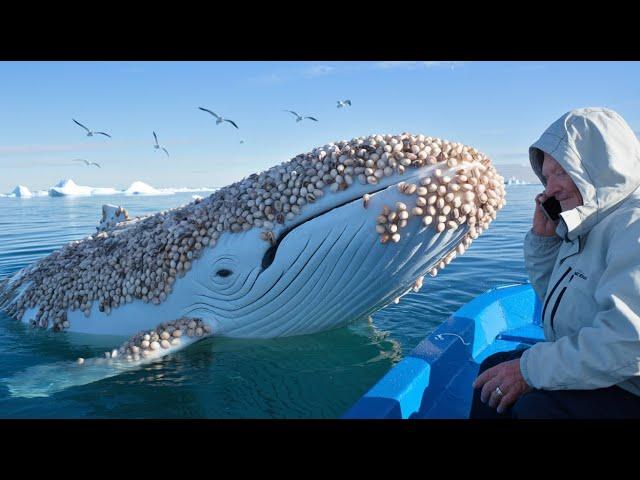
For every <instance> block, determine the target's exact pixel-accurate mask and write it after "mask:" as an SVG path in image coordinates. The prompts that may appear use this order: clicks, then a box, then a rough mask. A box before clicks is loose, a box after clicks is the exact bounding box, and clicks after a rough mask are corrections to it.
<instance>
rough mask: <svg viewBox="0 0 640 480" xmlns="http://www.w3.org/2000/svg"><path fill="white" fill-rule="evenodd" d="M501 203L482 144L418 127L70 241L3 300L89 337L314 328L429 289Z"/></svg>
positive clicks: (26, 273) (324, 151)
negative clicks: (183, 329) (185, 322)
mask: <svg viewBox="0 0 640 480" xmlns="http://www.w3.org/2000/svg"><path fill="white" fill-rule="evenodd" d="M504 197H505V191H504V181H503V178H502V177H501V176H500V175H499V174H498V173H497V172H496V170H495V168H494V167H493V166H492V164H491V162H490V160H489V159H488V158H487V157H486V156H485V155H484V154H482V153H481V152H478V151H477V150H475V149H474V148H472V147H468V146H465V145H462V144H459V143H455V142H448V141H446V140H441V139H438V138H432V137H425V136H423V135H411V134H406V133H405V134H402V135H395V136H392V135H384V136H383V135H372V136H369V137H359V138H355V139H352V140H351V141H341V142H336V143H331V144H327V145H324V146H322V147H318V148H315V149H313V150H312V151H311V152H307V153H305V154H301V155H298V156H296V157H295V158H293V159H291V160H289V161H287V162H284V163H282V164H280V165H277V166H275V167H272V168H270V169H268V170H265V171H263V172H260V173H257V174H253V175H251V176H249V177H246V178H244V179H242V180H241V181H239V182H236V183H234V184H232V185H229V186H227V187H224V188H222V189H220V190H218V191H216V192H215V193H214V194H212V195H211V196H209V197H207V198H204V199H197V200H196V201H194V202H192V203H190V204H188V205H186V206H183V207H180V208H176V209H173V210H169V211H164V212H160V213H157V214H155V215H151V216H149V217H145V218H137V219H127V220H124V221H122V222H120V223H117V224H116V225H115V226H114V227H113V228H110V229H106V228H105V229H103V230H102V231H100V233H98V234H97V235H95V236H93V237H88V238H87V239H84V240H82V241H79V242H72V244H69V245H67V246H65V247H64V248H63V249H61V250H59V251H57V252H54V253H53V254H51V255H50V256H49V257H46V258H44V259H42V260H40V261H39V262H38V263H37V264H35V265H33V266H31V267H27V268H25V269H24V270H23V271H21V272H19V273H18V274H17V275H16V277H14V278H12V279H10V280H9V282H6V286H5V287H4V306H5V308H6V309H7V311H8V313H9V314H11V315H13V316H14V317H16V318H19V319H21V320H23V321H25V322H29V321H31V324H32V325H34V326H40V327H45V328H54V329H56V330H64V329H70V330H73V331H83V332H89V333H111V334H132V333H134V332H136V331H139V330H140V329H143V328H149V326H152V325H156V324H158V323H159V322H161V321H163V320H170V319H173V318H179V317H197V318H200V319H202V320H203V321H204V322H206V323H207V324H208V325H210V326H211V327H212V329H213V331H214V334H218V335H224V336H230V337H263V338H264V337H275V336H288V335H298V334H305V333H313V332H318V331H322V330H327V329H331V328H336V327H340V326H343V325H345V324H347V323H349V322H351V321H354V320H357V319H361V318H366V317H368V316H370V315H371V314H372V313H374V312H375V311H376V310H379V309H380V308H382V307H384V306H386V305H388V304H389V303H391V302H393V301H396V300H397V299H399V297H401V296H402V295H404V294H406V293H407V292H409V291H411V290H412V289H414V290H417V289H419V288H420V287H421V286H422V281H423V277H424V276H425V275H427V274H429V275H431V276H435V275H436V274H437V273H438V271H440V270H442V269H443V268H444V267H445V266H446V265H447V264H448V263H449V262H450V261H452V260H453V259H454V258H455V257H456V256H457V255H461V254H463V253H464V251H465V250H466V249H467V248H468V247H469V246H470V244H471V243H472V241H473V240H474V239H475V238H477V237H478V235H480V234H481V233H482V232H483V231H484V230H486V228H487V227H488V226H489V224H490V223H491V221H492V220H493V219H495V218H496V214H497V212H498V210H500V209H501V208H502V207H503V206H504V204H505V198H504ZM0 289H1V287H0ZM2 300H3V299H2V298H0V304H1V303H2Z"/></svg>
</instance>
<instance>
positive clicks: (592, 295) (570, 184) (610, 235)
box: [470, 108, 640, 418]
mask: <svg viewBox="0 0 640 480" xmlns="http://www.w3.org/2000/svg"><path fill="white" fill-rule="evenodd" d="M529 158H530V161H531V166H532V167H533V170H534V171H535V173H536V174H537V175H538V177H539V178H540V180H541V181H542V183H543V185H544V186H545V190H544V193H543V194H540V195H538V196H537V197H536V207H535V213H534V217H533V226H532V228H531V230H530V231H529V232H528V233H527V235H526V236H525V241H524V256H525V267H526V269H527V272H528V274H529V279H530V281H531V284H532V286H533V289H534V290H535V292H536V294H537V295H538V297H539V298H540V299H541V300H542V305H543V308H542V322H543V326H544V336H545V341H544V342H539V343H537V344H536V345H534V346H532V347H530V348H528V349H526V350H516V351H514V352H502V353H498V354H495V355H492V356H490V357H489V358H487V359H486V360H485V361H484V362H483V363H482V365H481V366H480V374H479V376H478V378H477V379H476V381H475V382H474V385H473V386H474V388H475V389H476V390H475V392H474V401H473V405H472V407H471V415H470V417H471V418H504V417H514V418H630V417H635V418H640V189H638V186H640V142H638V139H637V138H636V136H635V134H634V133H633V131H632V130H631V128H629V126H628V125H627V124H626V122H625V121H624V120H623V119H622V117H620V115H618V114H617V113H616V112H614V111H612V110H609V109H606V108H583V109H578V110H573V111H571V112H568V113H566V114H565V115H563V116H562V117H560V119H558V120H557V121H556V122H554V123H553V124H552V125H551V126H550V127H549V128H548V129H547V130H546V131H545V132H544V133H543V134H542V136H541V137H540V139H539V140H538V141H536V142H535V143H534V144H533V145H532V146H531V147H530V149H529ZM548 197H555V198H556V199H557V200H558V201H559V202H560V206H561V207H562V208H561V210H562V212H561V213H560V219H559V220H558V221H557V222H553V221H551V220H549V219H548V218H547V217H546V216H545V215H544V214H543V212H542V210H541V208H540V202H543V201H544V200H546V199H547V198H548Z"/></svg>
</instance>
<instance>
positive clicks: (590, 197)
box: [529, 108, 640, 240]
mask: <svg viewBox="0 0 640 480" xmlns="http://www.w3.org/2000/svg"><path fill="white" fill-rule="evenodd" d="M543 152H546V153H548V154H549V155H551V156H552V157H553V158H555V159H556V161H557V162H558V163H559V164H560V165H561V166H562V168H564V170H565V171H566V172H567V173H568V174H569V175H570V176H571V178H572V179H573V181H574V183H575V184H576V186H577V187H578V190H579V191H580V193H581V194H582V199H583V202H584V204H583V205H581V206H579V207H576V208H573V209H571V210H567V211H565V212H562V213H561V218H562V220H563V221H562V222H560V225H559V226H558V231H557V232H558V233H559V234H561V236H563V237H566V238H568V239H569V240H574V239H576V238H577V237H578V236H580V235H583V234H585V233H588V232H589V230H591V228H593V226H594V225H596V224H597V223H598V222H600V221H601V220H602V219H603V218H605V217H606V216H607V215H608V214H609V213H611V212H612V211H613V210H614V209H615V208H616V207H617V206H618V205H619V204H620V202H622V201H623V200H624V199H625V198H627V197H628V196H629V195H631V194H632V193H633V192H634V191H635V190H636V189H637V188H638V186H639V185H640V142H639V141H638V138H637V137H636V135H635V134H634V133H633V131H632V130H631V128H630V127H629V125H627V123H626V122H625V121H624V120H623V119H622V117H621V116H620V115H618V114H617V113H616V112H614V111H613V110H610V109H607V108H580V109H577V110H572V111H570V112H568V113H565V114H564V115H563V116H562V117H560V118H559V119H558V120H556V121H555V122H554V123H553V124H551V126H550V127H549V128H547V130H546V131H545V132H544V133H543V134H542V136H541V137H540V138H539V139H538V140H537V141H536V142H534V143H533V145H531V147H529V159H530V161H531V167H532V168H533V171H534V172H535V173H536V175H537V176H538V178H539V179H540V181H541V182H542V184H543V185H545V186H546V179H545V178H544V177H543V176H542V160H543V156H544V154H543Z"/></svg>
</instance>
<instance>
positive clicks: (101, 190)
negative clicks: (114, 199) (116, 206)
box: [91, 187, 122, 195]
mask: <svg viewBox="0 0 640 480" xmlns="http://www.w3.org/2000/svg"><path fill="white" fill-rule="evenodd" d="M121 193H122V190H116V189H115V188H110V187H108V188H101V187H98V188H94V189H93V190H91V195H118V194H121Z"/></svg>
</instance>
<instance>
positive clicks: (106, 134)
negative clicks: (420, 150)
mask: <svg viewBox="0 0 640 480" xmlns="http://www.w3.org/2000/svg"><path fill="white" fill-rule="evenodd" d="M71 120H73V121H74V122H75V123H77V124H78V125H80V126H81V127H82V128H84V129H85V130H86V131H87V137H93V134H94V133H96V134H99V135H104V136H105V137H109V138H111V135H109V134H108V133H104V132H92V131H91V130H89V129H88V128H87V127H85V126H84V125H83V124H81V123H80V122H79V121H77V120H75V119H73V118H72V119H71Z"/></svg>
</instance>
